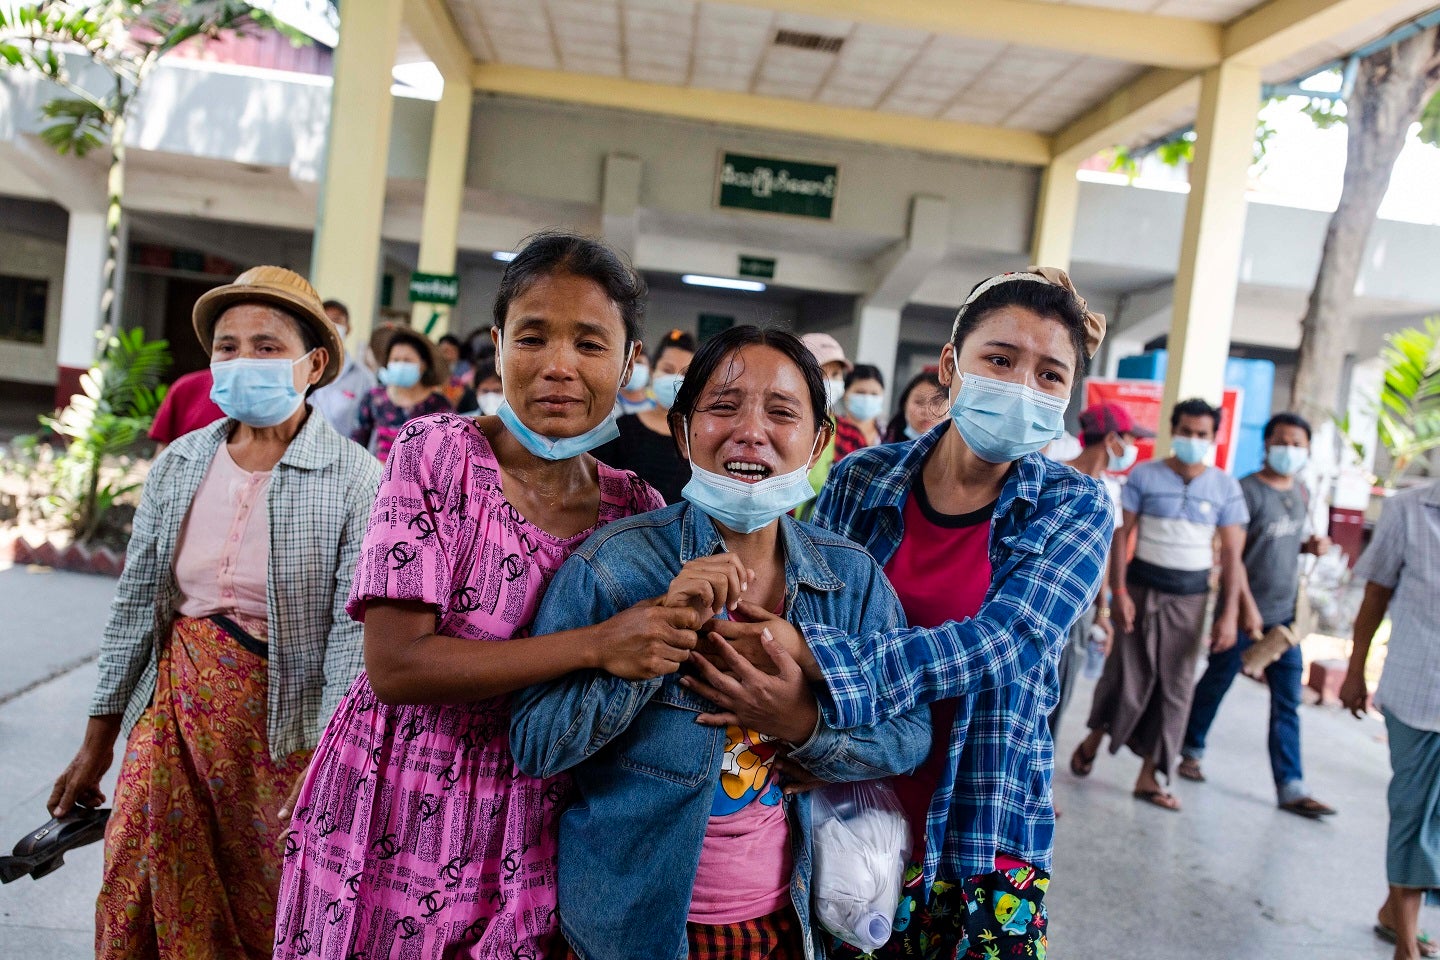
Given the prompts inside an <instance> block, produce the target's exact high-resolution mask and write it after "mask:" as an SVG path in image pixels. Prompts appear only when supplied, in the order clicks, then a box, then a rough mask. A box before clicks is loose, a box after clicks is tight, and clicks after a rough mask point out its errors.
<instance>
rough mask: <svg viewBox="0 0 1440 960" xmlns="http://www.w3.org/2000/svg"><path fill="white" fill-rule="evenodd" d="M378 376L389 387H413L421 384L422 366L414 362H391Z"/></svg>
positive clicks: (381, 369) (382, 368)
mask: <svg viewBox="0 0 1440 960" xmlns="http://www.w3.org/2000/svg"><path fill="white" fill-rule="evenodd" d="M376 376H377V377H378V379H379V380H380V382H381V383H383V384H384V385H385V386H387V387H400V388H401V389H404V388H405V387H413V386H415V384H417V383H419V382H420V364H418V363H416V362H415V361H413V360H391V361H390V362H389V363H387V364H386V365H385V366H383V367H381V368H380V372H379V373H378V374H376Z"/></svg>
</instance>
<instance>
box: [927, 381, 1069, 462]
mask: <svg viewBox="0 0 1440 960" xmlns="http://www.w3.org/2000/svg"><path fill="white" fill-rule="evenodd" d="M955 375H956V376H957V377H959V378H960V392H959V393H958V394H956V396H955V402H954V403H953V404H951V406H950V419H951V420H952V421H954V423H955V429H956V430H958V431H960V437H961V438H962V439H963V440H964V441H965V443H966V445H967V446H969V447H970V449H971V450H972V451H974V452H975V455H976V456H977V457H979V458H980V459H981V460H984V461H986V462H987V463H1010V462H1011V461H1013V460H1019V459H1020V458H1021V457H1023V456H1025V455H1026V454H1030V453H1034V452H1035V451H1036V450H1039V449H1040V448H1041V447H1043V446H1045V444H1047V443H1049V442H1050V441H1051V440H1054V439H1055V438H1056V437H1058V436H1060V435H1061V434H1062V433H1064V432H1065V408H1066V407H1068V406H1069V405H1070V400H1069V398H1067V397H1052V396H1050V395H1049V394H1045V393H1041V392H1040V391H1039V390H1033V389H1031V388H1030V387H1027V386H1024V385H1022V384H1019V383H1007V382H1006V381H1004V380H993V379H991V378H989V377H982V376H978V375H976V374H973V373H967V374H963V375H962V374H961V373H960V366H959V362H958V361H956V364H955Z"/></svg>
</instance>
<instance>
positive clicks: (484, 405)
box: [475, 390, 505, 417]
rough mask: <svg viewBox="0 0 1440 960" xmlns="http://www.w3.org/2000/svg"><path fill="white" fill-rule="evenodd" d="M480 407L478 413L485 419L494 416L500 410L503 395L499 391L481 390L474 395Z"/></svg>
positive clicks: (503, 400)
mask: <svg viewBox="0 0 1440 960" xmlns="http://www.w3.org/2000/svg"><path fill="white" fill-rule="evenodd" d="M475 399H476V401H477V402H478V403H479V405H480V412H481V413H483V414H484V415H485V416H487V417H493V416H495V414H496V412H497V411H499V409H500V404H502V403H504V402H505V394H503V393H501V392H500V391H499V390H482V391H480V392H479V393H477V394H476V395H475Z"/></svg>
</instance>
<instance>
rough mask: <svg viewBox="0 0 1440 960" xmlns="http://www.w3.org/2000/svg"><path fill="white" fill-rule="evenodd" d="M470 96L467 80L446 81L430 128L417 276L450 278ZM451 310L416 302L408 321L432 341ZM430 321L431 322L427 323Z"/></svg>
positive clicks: (467, 146)
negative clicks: (442, 275)
mask: <svg viewBox="0 0 1440 960" xmlns="http://www.w3.org/2000/svg"><path fill="white" fill-rule="evenodd" d="M473 103H474V91H473V89H472V88H471V86H470V79H469V77H465V76H459V75H455V76H447V77H446V78H445V92H444V93H443V94H442V95H441V97H440V100H439V102H438V103H436V104H435V118H434V120H433V121H432V122H431V127H430V161H429V166H428V167H427V168H426V171H425V212H424V219H423V221H422V223H421V227H420V262H419V269H420V272H421V273H447V274H448V273H454V272H455V248H456V242H457V239H458V236H459V232H460V212H461V210H463V209H464V206H465V165H466V163H467V162H468V160H469V158H470V113H471V108H472V106H473ZM453 309H454V308H453V307H448V306H443V305H440V304H431V303H417V304H415V305H414V306H413V307H412V308H411V310H412V312H411V316H410V322H411V323H412V324H414V326H415V327H416V328H417V329H419V330H424V331H426V332H427V334H428V335H429V336H430V337H431V338H432V339H434V338H437V337H439V336H440V335H441V334H443V333H446V332H447V331H448V330H449V329H450V311H451V310H453ZM432 318H433V319H434V323H433V324H432V323H431V320H432Z"/></svg>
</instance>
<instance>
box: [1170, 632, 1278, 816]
mask: <svg viewBox="0 0 1440 960" xmlns="http://www.w3.org/2000/svg"><path fill="white" fill-rule="evenodd" d="M1266 629H1269V627H1267V628H1266ZM1253 643H1254V641H1253V640H1252V639H1251V638H1250V636H1249V635H1248V634H1247V633H1245V631H1244V630H1241V631H1240V634H1239V640H1238V642H1236V644H1235V646H1233V647H1231V648H1230V649H1229V650H1226V651H1225V652H1223V653H1212V654H1210V663H1209V665H1208V666H1207V667H1206V668H1205V675H1204V676H1203V677H1201V678H1200V682H1199V683H1198V684H1197V685H1196V686H1195V698H1194V700H1193V701H1192V702H1191V705H1190V722H1189V723H1188V724H1186V727H1185V746H1184V748H1183V749H1182V750H1181V753H1182V754H1183V755H1184V756H1186V757H1188V758H1190V759H1192V760H1199V759H1200V758H1201V757H1203V756H1204V755H1205V738H1206V736H1208V735H1209V733H1210V724H1212V723H1214V722H1215V714H1216V713H1217V712H1218V711H1219V709H1220V701H1221V700H1222V699H1224V697H1225V693H1226V691H1228V690H1229V689H1230V684H1231V683H1232V682H1234V680H1235V675H1236V674H1237V673H1239V672H1240V655H1241V654H1242V653H1244V652H1245V650H1246V649H1248V648H1249V647H1250V646H1251V645H1252V644H1253ZM1304 669H1305V661H1304V659H1303V658H1302V657H1301V655H1300V648H1299V647H1298V646H1296V647H1291V648H1290V649H1289V650H1286V651H1285V654H1284V655H1283V656H1282V657H1281V658H1280V659H1279V660H1276V661H1275V662H1274V663H1272V664H1270V666H1268V667H1266V668H1265V681H1266V683H1267V685H1268V686H1269V687H1270V771H1271V772H1272V773H1273V774H1274V775H1275V788H1276V791H1277V792H1278V793H1279V794H1280V800H1281V802H1282V803H1284V802H1287V801H1289V800H1292V799H1296V794H1298V795H1299V796H1303V795H1304V780H1305V774H1304V772H1303V771H1302V770H1301V767H1300V674H1301V673H1302V672H1303V671H1304Z"/></svg>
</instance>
